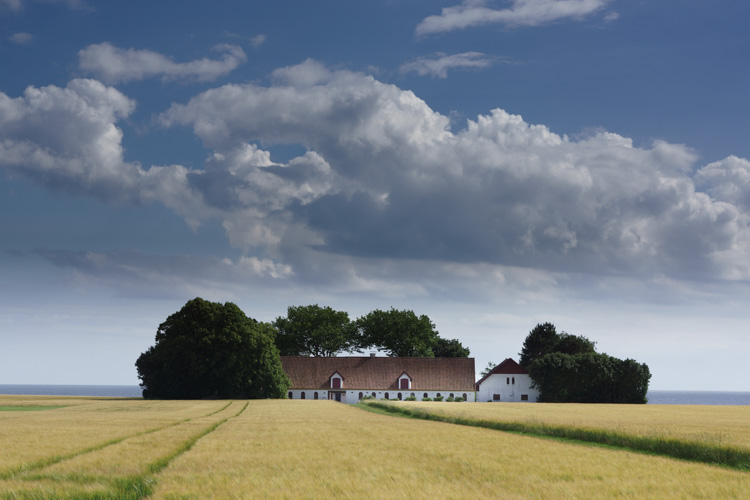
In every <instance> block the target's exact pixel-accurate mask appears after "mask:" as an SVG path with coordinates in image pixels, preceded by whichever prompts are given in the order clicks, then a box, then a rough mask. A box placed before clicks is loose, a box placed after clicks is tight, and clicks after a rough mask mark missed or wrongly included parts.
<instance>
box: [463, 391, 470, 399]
mask: <svg viewBox="0 0 750 500" xmlns="http://www.w3.org/2000/svg"><path fill="white" fill-rule="evenodd" d="M468 400H469V398H467V397H466V393H465V392H464V401H468Z"/></svg>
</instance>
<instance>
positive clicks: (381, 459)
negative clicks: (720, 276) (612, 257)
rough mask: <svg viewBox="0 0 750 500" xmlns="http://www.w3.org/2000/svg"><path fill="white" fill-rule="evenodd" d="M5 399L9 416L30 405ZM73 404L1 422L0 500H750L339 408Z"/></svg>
mask: <svg viewBox="0 0 750 500" xmlns="http://www.w3.org/2000/svg"><path fill="white" fill-rule="evenodd" d="M8 398H10V397H3V396H0V404H7V405H21V404H29V402H28V401H18V400H15V401H14V400H10V399H8ZM64 403H65V404H66V405H68V406H66V407H65V408H61V409H59V410H57V411H55V412H32V413H26V414H25V415H23V418H21V417H22V415H21V414H20V413H16V412H7V413H4V414H2V415H0V433H2V437H0V457H2V458H0V461H2V462H3V463H4V464H5V465H4V466H3V468H0V498H3V499H11V498H12V499H31V498H34V499H43V498H68V499H72V498H75V499H83V500H86V499H88V500H93V499H114V498H117V499H140V498H164V499H173V498H208V497H213V498H258V497H261V498H263V497H269V498H294V497H305V498H331V497H355V498H356V497H366V498H370V497H373V496H378V497H386V498H428V497H438V498H444V497H476V498H496V497H497V496H499V495H501V496H502V497H503V498H511V499H513V498H560V497H567V498H584V497H585V498H611V497H628V498H634V497H644V498H673V497H678V498H717V497H720V498H746V497H747V492H748V491H750V474H748V473H747V472H741V471H737V470H731V469H727V468H720V467H713V466H709V465H705V464H701V463H689V462H684V461H677V460H672V459H668V458H664V457H658V456H649V455H643V454H638V453H631V452H627V451H621V450H613V449H607V448H602V447H592V446H586V445H580V444H571V443H569V442H563V441H555V440H548V439H539V438H535V437H530V436H526V435H520V434H511V433H504V432H496V431H494V430H489V429H484V428H480V427H469V426H456V425H450V424H447V423H443V422H436V421H425V420H416V419H405V418H393V417H392V416H389V415H381V414H375V413H371V412H366V411H362V410H361V409H359V408H357V407H353V406H350V405H344V404H337V403H334V402H330V401H309V400H308V401H302V400H294V401H289V400H275V401H251V402H244V401H234V402H229V401H143V400H102V399H97V398H71V399H68V400H66V401H65V402H64ZM33 404H37V405H44V404H62V403H61V402H60V401H52V400H47V401H44V400H39V401H36V402H34V403H33ZM450 404H454V405H455V403H448V404H447V405H450ZM463 405H465V406H467V407H468V406H474V405H469V404H468V403H463ZM457 406H460V405H457ZM475 406H483V405H479V404H477V405H475ZM490 406H492V405H490ZM527 406H529V407H530V406H534V405H527ZM596 410H597V408H596V407H592V411H596ZM82 429H86V432H83V431H82ZM20 432H22V433H23V435H22V436H21V437H16V436H17V435H18V434H19V433H20ZM40 436H43V438H44V439H47V440H49V441H48V442H46V441H44V440H40ZM78 440H81V441H80V442H79V441H78ZM71 442H73V444H72V445H71V444H70V443H71ZM6 445H7V446H6ZM37 446H38V447H39V449H36V450H34V448H35V447H37ZM21 448H26V449H27V450H26V451H24V450H22V449H21ZM6 449H7V450H8V454H7V455H8V456H7V457H6ZM28 449H31V450H32V451H29V450H28ZM28 456H32V457H34V458H33V460H28V459H27V458H25V457H28Z"/></svg>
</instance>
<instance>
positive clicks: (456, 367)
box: [281, 356, 474, 391]
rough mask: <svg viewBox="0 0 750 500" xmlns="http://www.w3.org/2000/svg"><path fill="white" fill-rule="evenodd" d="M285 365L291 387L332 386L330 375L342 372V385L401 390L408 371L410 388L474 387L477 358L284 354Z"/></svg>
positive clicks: (316, 387) (457, 388)
mask: <svg viewBox="0 0 750 500" xmlns="http://www.w3.org/2000/svg"><path fill="white" fill-rule="evenodd" d="M281 366H282V367H283V368H284V371H285V372H286V374H287V375H289V378H290V379H291V381H292V387H291V389H330V388H331V381H330V377H331V375H333V374H334V373H336V372H338V373H339V374H340V375H341V376H342V377H343V378H344V380H345V382H344V384H343V387H342V389H368V390H396V391H397V390H399V387H398V379H399V377H400V376H401V375H402V374H403V373H404V372H407V373H408V375H409V377H410V378H411V389H410V390H414V391H428V390H446V391H447V390H455V391H473V390H474V358H387V357H370V356H367V357H364V356H358V357H340V358H339V357H330V358H309V357H304V356H281Z"/></svg>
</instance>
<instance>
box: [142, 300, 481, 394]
mask: <svg viewBox="0 0 750 500" xmlns="http://www.w3.org/2000/svg"><path fill="white" fill-rule="evenodd" d="M372 348H375V349H378V350H380V351H382V352H384V353H386V354H387V355H388V356H401V357H403V356H410V357H436V356H437V357H468V356H469V349H468V348H466V347H464V346H462V345H461V343H460V342H459V341H458V340H457V339H451V340H448V339H443V338H441V337H440V336H439V334H438V332H437V330H436V329H435V325H434V323H432V321H431V320H430V319H429V318H428V317H427V316H425V315H421V316H417V315H416V314H415V313H414V312H413V311H410V310H403V311H401V310H397V309H394V308H391V309H390V310H388V311H381V310H379V309H376V310H375V311H372V312H370V313H368V314H367V315H365V316H362V317H361V318H358V319H356V320H354V321H351V320H350V319H349V315H348V313H346V312H343V311H335V310H333V309H331V308H330V307H321V306H319V305H317V304H315V305H309V306H291V307H289V308H288V309H287V315H286V316H285V317H278V318H276V320H275V321H273V322H272V323H264V322H260V321H257V320H255V319H253V318H249V317H248V316H246V315H245V313H244V312H242V310H241V309H240V308H239V307H237V306H236V305H235V304H233V303H231V302H227V303H225V304H221V303H218V302H209V301H206V300H203V299H201V298H199V297H198V298H195V299H192V300H190V301H188V302H187V303H186V304H185V305H184V306H183V307H182V309H180V310H179V311H177V312H176V313H174V314H172V315H171V316H169V317H168V318H167V320H166V321H164V322H163V323H162V324H160V325H159V327H158V329H157V331H156V338H155V344H154V345H153V346H151V347H149V348H148V349H147V350H146V351H145V352H144V353H142V354H141V355H140V356H139V357H138V359H137V360H136V362H135V366H136V370H137V372H138V378H139V379H140V380H141V387H142V388H143V397H144V398H146V399H202V398H222V399H226V398H232V399H258V398H283V397H285V395H286V392H287V390H288V388H289V385H290V382H289V378H288V377H287V375H286V374H285V373H284V370H283V369H282V367H281V359H280V356H336V355H337V354H340V353H342V352H362V350H364V349H372Z"/></svg>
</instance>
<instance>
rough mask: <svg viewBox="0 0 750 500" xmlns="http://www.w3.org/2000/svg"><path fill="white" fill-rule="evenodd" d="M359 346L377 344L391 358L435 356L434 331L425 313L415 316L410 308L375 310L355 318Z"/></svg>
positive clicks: (375, 345)
mask: <svg viewBox="0 0 750 500" xmlns="http://www.w3.org/2000/svg"><path fill="white" fill-rule="evenodd" d="M357 327H358V329H359V337H360V341H359V345H360V347H362V348H364V349H367V348H370V347H377V348H378V349H381V350H383V351H385V352H386V353H387V354H388V356H394V357H396V356H397V357H409V356H410V357H426V358H431V357H434V356H435V353H434V351H433V347H434V346H435V345H436V344H437V339H438V332H437V331H436V330H435V325H434V324H433V323H432V321H430V318H428V317H427V316H425V315H422V316H419V317H417V315H416V314H414V311H409V310H404V311H399V310H397V309H394V308H391V309H390V310H389V311H381V310H380V309H376V310H374V311H372V312H370V313H368V314H367V315H366V316H363V317H361V318H359V319H357Z"/></svg>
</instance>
